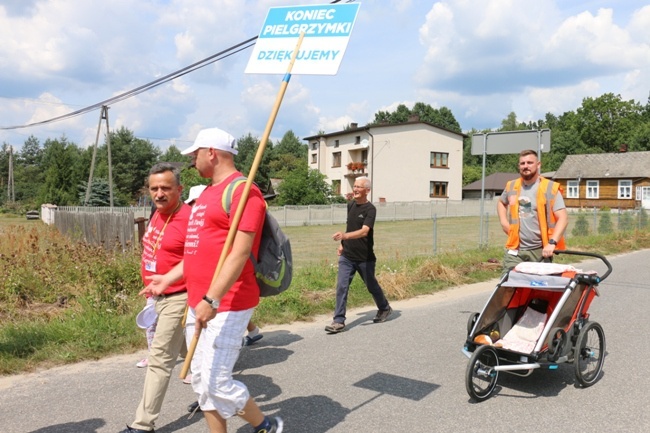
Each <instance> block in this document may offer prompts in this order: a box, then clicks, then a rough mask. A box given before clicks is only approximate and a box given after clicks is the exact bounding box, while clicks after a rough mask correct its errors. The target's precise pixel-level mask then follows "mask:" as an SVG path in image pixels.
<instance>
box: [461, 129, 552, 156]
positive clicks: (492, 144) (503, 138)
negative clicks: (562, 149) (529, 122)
mask: <svg viewBox="0 0 650 433" xmlns="http://www.w3.org/2000/svg"><path fill="white" fill-rule="evenodd" d="M485 135H486V134H482V133H477V134H474V135H472V155H483V140H485V139H486V137H485ZM486 143H487V149H486V153H487V154H488V155H505V154H516V153H519V152H521V151H522V150H527V149H533V150H538V149H539V150H541V151H542V152H544V153H547V152H550V151H551V130H550V129H540V130H528V129H526V130H522V131H500V132H488V133H487V140H486Z"/></svg>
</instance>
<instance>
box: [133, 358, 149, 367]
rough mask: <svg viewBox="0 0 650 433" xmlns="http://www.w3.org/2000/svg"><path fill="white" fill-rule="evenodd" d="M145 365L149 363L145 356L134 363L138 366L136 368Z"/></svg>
mask: <svg viewBox="0 0 650 433" xmlns="http://www.w3.org/2000/svg"><path fill="white" fill-rule="evenodd" d="M147 365H149V359H147V358H143V359H141V360H140V361H138V363H137V364H135V366H136V367H138V368H144V367H146V366H147Z"/></svg>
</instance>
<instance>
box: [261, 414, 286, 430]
mask: <svg viewBox="0 0 650 433" xmlns="http://www.w3.org/2000/svg"><path fill="white" fill-rule="evenodd" d="M269 421H270V422H271V428H270V429H269V430H266V429H262V430H257V431H256V432H255V433H282V430H283V427H284V422H283V421H282V418H280V417H279V416H274V417H273V418H269Z"/></svg>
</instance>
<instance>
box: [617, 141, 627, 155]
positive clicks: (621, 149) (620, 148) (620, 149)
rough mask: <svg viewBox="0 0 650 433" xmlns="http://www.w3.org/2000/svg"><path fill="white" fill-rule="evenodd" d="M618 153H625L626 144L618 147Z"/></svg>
mask: <svg viewBox="0 0 650 433" xmlns="http://www.w3.org/2000/svg"><path fill="white" fill-rule="evenodd" d="M618 151H619V152H620V153H625V152H627V144H625V143H622V144H621V145H620V146H619V148H618Z"/></svg>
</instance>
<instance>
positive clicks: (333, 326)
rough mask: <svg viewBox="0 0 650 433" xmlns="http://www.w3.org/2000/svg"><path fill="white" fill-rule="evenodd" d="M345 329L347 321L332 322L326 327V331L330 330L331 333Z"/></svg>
mask: <svg viewBox="0 0 650 433" xmlns="http://www.w3.org/2000/svg"><path fill="white" fill-rule="evenodd" d="M344 330H345V323H339V322H332V323H331V324H330V325H327V326H326V327H325V332H328V333H330V334H338V333H339V332H343V331H344Z"/></svg>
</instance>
